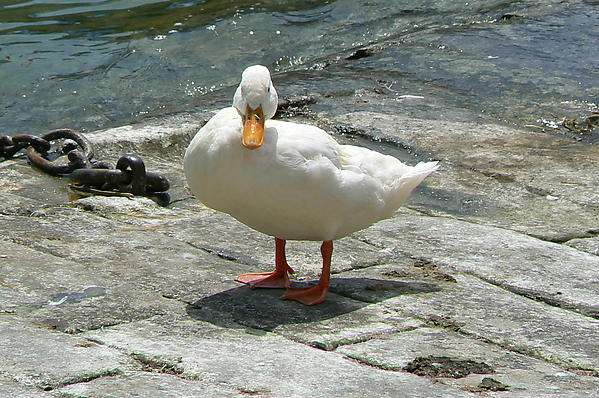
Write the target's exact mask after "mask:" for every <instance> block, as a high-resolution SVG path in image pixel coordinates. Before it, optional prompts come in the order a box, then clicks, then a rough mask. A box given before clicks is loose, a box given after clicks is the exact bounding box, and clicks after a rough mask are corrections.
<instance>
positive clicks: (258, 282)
mask: <svg viewBox="0 0 599 398" xmlns="http://www.w3.org/2000/svg"><path fill="white" fill-rule="evenodd" d="M235 280H236V281H237V282H241V283H246V284H248V285H250V287H251V288H252V289H254V288H257V287H261V288H271V289H285V288H288V287H289V286H290V285H291V282H290V281H289V274H288V273H287V271H283V272H279V271H278V270H274V271H272V272H263V273H257V274H243V275H239V276H238V277H237V278H235Z"/></svg>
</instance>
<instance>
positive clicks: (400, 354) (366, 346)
mask: <svg viewBox="0 0 599 398" xmlns="http://www.w3.org/2000/svg"><path fill="white" fill-rule="evenodd" d="M337 351H338V352H341V353H343V354H345V355H348V356H350V357H352V358H356V359H358V360H360V361H362V362H365V363H371V364H377V365H378V366H382V367H385V368H390V369H404V368H406V367H408V365H410V363H412V362H413V361H414V360H415V359H416V358H419V357H425V358H428V357H437V358H442V357H449V358H451V359H452V360H456V361H474V362H477V363H482V364H486V365H488V366H490V367H491V368H492V371H491V372H489V373H481V374H477V373H474V372H473V373H470V374H469V375H467V376H465V377H459V378H450V377H436V378H435V379H436V380H438V381H440V382H442V383H444V384H448V385H451V386H454V387H457V388H460V389H462V390H467V391H476V392H488V390H487V389H485V388H481V387H480V384H481V382H482V380H483V379H484V378H485V377H490V378H492V379H494V380H497V381H498V382H500V383H502V384H505V385H506V386H507V388H508V391H505V392H501V394H503V395H506V396H509V397H530V398H536V397H573V396H577V397H593V396H597V395H596V394H597V392H598V391H599V379H598V378H596V377H591V376H584V375H579V374H576V373H574V372H570V371H565V370H564V369H562V368H560V367H558V366H555V365H552V364H548V363H547V362H545V361H541V360H538V359H535V358H531V357H527V356H525V355H522V354H518V353H515V352H513V351H510V350H506V349H503V348H501V347H498V346H496V345H493V344H489V343H485V342H483V341H481V340H479V339H476V338H472V337H468V336H464V335H461V334H459V333H457V332H455V331H452V330H450V329H440V328H419V329H416V330H411V331H406V332H403V333H393V334H389V335H386V336H381V337H380V338H374V339H371V340H368V341H365V342H361V343H357V344H352V345H345V346H342V347H340V348H339V349H338V350H337ZM464 373H466V372H464Z"/></svg>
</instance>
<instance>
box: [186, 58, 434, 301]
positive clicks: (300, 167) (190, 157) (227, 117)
mask: <svg viewBox="0 0 599 398" xmlns="http://www.w3.org/2000/svg"><path fill="white" fill-rule="evenodd" d="M277 103H278V97H277V92H276V91H275V88H274V87H273V84H272V82H271V79H270V73H269V71H268V69H267V68H266V67H264V66H261V65H254V66H250V67H249V68H247V69H246V70H245V71H244V72H243V74H242V76H241V84H240V85H239V87H238V88H237V91H236V92H235V96H234V98H233V107H230V108H225V109H221V110H220V111H219V112H218V113H217V114H216V115H214V116H213V117H212V118H211V119H210V120H209V121H208V123H206V124H205V125H204V126H203V127H202V128H201V129H200V130H199V131H198V133H197V134H196V136H195V137H194V138H193V140H192V141H191V143H190V144H189V147H188V148H187V151H186V152H185V159H184V168H185V175H186V177H187V182H188V184H189V186H190V188H191V190H192V191H193V193H194V194H195V195H196V197H197V198H198V199H199V200H200V201H202V202H203V203H204V204H205V205H206V206H208V207H211V208H213V209H215V210H219V211H222V212H225V213H228V214H230V215H231V216H233V217H235V218H236V219H237V220H239V221H241V222H242V223H244V224H246V225H247V226H249V227H251V228H253V229H255V230H257V231H260V232H263V233H265V234H268V235H271V236H273V237H275V244H276V251H275V270H274V271H273V272H269V273H260V274H244V275H240V276H238V277H237V278H236V280H237V281H239V282H243V283H247V284H249V285H250V287H252V288H256V287H265V288H288V290H287V291H286V293H285V294H284V295H283V297H282V298H283V299H292V300H296V301H299V302H301V303H303V304H306V305H314V304H318V303H321V302H323V301H324V300H325V298H326V295H327V292H328V288H329V280H330V265H331V255H332V252H333V243H332V241H333V240H334V239H339V238H342V237H344V236H347V235H349V234H351V233H353V232H355V231H358V230H361V229H363V228H366V227H368V226H369V225H371V224H373V223H375V222H377V221H379V220H382V219H384V218H388V217H390V216H391V215H392V214H393V212H394V211H395V210H397V208H399V207H400V206H401V205H402V204H403V203H404V202H405V201H406V199H407V198H408V196H409V195H410V193H411V192H412V190H413V189H414V188H415V187H416V186H417V185H418V184H420V182H421V181H422V180H423V179H424V178H425V177H426V176H428V175H429V174H430V173H432V172H433V171H435V170H436V169H437V167H438V166H437V162H428V163H419V164H417V165H416V166H415V167H410V166H407V165H405V164H403V163H401V162H400V161H399V160H397V159H396V158H394V157H392V156H387V155H382V154H380V153H377V152H374V151H371V150H369V149H366V148H360V147H356V146H351V145H339V144H338V143H337V142H336V141H335V140H334V139H333V138H332V137H331V136H330V135H328V134H327V133H326V132H325V131H323V130H321V129H319V128H317V127H314V126H309V125H305V124H296V123H289V122H283V121H278V120H269V119H271V118H272V117H273V116H274V114H275V111H276V109H277ZM287 239H293V240H316V241H323V244H322V247H321V253H322V258H323V266H322V274H321V277H320V281H319V283H318V284H317V285H316V286H313V287H310V288H290V281H289V273H293V270H292V269H291V268H290V267H289V265H288V264H287V261H286V259H285V241H286V240H287Z"/></svg>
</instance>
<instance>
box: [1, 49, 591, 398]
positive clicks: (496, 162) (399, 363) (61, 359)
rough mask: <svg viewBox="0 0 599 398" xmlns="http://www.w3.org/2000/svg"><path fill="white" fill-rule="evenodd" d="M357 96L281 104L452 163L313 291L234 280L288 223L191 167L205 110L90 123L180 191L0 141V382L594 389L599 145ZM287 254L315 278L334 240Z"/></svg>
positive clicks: (87, 386)
mask: <svg viewBox="0 0 599 398" xmlns="http://www.w3.org/2000/svg"><path fill="white" fill-rule="evenodd" d="M348 56H353V57H358V58H359V59H361V58H364V59H367V54H365V53H359V52H357V53H355V54H353V55H352V54H348ZM373 84H374V85H376V83H373ZM298 98H300V97H298ZM357 98H358V97H356V95H355V93H354V92H353V91H351V90H350V91H348V92H339V93H337V94H336V95H334V96H332V95H329V96H311V97H309V98H307V99H305V100H290V101H289V103H288V105H289V106H287V107H286V109H285V113H284V114H282V116H284V117H289V118H292V119H294V120H296V121H300V122H308V123H313V124H318V125H320V126H324V127H326V128H327V129H329V130H330V131H331V132H332V133H333V134H335V135H336V137H337V138H338V139H339V140H340V141H342V142H345V143H359V144H362V145H368V146H370V147H372V148H375V149H377V150H380V151H383V152H386V153H388V154H391V155H394V156H397V157H399V158H401V159H402V160H404V161H406V162H408V163H410V164H414V163H416V162H417V161H420V160H426V159H429V158H434V159H439V160H441V165H442V167H441V169H440V170H439V171H438V172H436V173H435V174H434V175H432V176H431V177H430V178H429V179H427V181H426V183H425V184H424V185H423V186H422V187H420V188H419V189H418V190H417V191H416V192H415V194H414V196H413V198H412V199H411V201H410V202H409V204H408V206H407V207H405V208H403V209H401V210H399V211H398V212H397V213H396V215H395V216H394V217H393V218H391V219H389V220H385V221H382V222H380V223H378V224H376V225H374V226H372V227H370V228H368V229H366V230H364V231H360V232H358V233H356V234H354V235H352V236H349V237H347V238H344V239H341V240H339V241H337V242H335V252H334V255H333V266H332V271H333V279H332V282H331V291H330V295H329V299H328V300H327V301H326V302H325V303H324V304H322V305H319V306H316V307H305V306H302V305H301V304H299V303H296V302H290V301H283V300H279V297H280V296H281V295H282V294H283V291H282V290H280V289H272V290H271V289H255V290H252V289H249V288H248V287H247V286H245V285H240V284H238V283H236V282H234V281H233V278H234V277H235V276H236V275H238V274H242V273H247V272H264V271H269V270H271V269H272V268H273V261H274V242H273V239H272V238H271V237H267V236H264V235H261V234H259V233H257V232H255V231H252V230H251V229H249V228H247V227H245V226H243V225H241V224H240V223H238V222H237V221H235V220H234V219H232V218H231V217H229V216H227V215H224V214H220V213H217V212H214V211H212V210H210V209H207V208H206V207H204V206H203V205H202V204H201V203H199V202H198V201H197V200H196V199H194V198H193V197H192V195H191V194H190V192H189V191H188V190H187V188H186V186H185V180H184V177H183V172H182V168H181V160H182V153H183V151H184V148H185V147H186V145H187V143H188V142H189V140H190V139H191V137H192V135H193V134H194V132H195V130H196V128H197V126H199V125H201V123H202V121H203V120H205V119H206V118H207V117H209V116H210V112H204V111H202V112H197V113H189V114H185V115H175V116H171V117H167V118H164V119H160V120H159V119H156V120H148V121H147V122H145V123H144V124H138V125H132V126H123V127H120V128H116V129H111V130H106V131H101V132H98V133H97V134H90V135H89V137H90V138H91V139H92V140H93V141H95V142H96V144H97V145H98V147H99V150H98V153H99V154H98V157H99V158H102V159H107V160H114V159H116V158H118V157H119V156H120V155H121V154H122V153H123V152H125V151H127V152H136V153H140V154H141V155H142V156H143V157H144V159H146V163H147V165H148V167H149V168H150V169H151V170H153V171H157V172H160V173H163V174H165V175H167V176H168V177H169V179H170V180H171V186H172V188H171V191H170V193H171V197H172V200H173V201H172V203H171V204H170V205H169V206H167V207H161V206H159V205H157V204H156V203H155V202H154V201H152V200H150V199H147V198H134V199H128V198H122V197H121V198H114V197H87V198H74V197H70V196H69V193H68V190H67V185H68V182H67V181H66V180H65V179H61V178H55V177H48V176H46V175H43V174H41V173H39V172H38V171H36V170H34V169H32V168H31V167H29V166H28V165H27V164H26V162H25V161H24V160H23V159H17V160H9V161H4V162H0V231H1V235H0V335H2V339H0V391H3V392H7V394H9V395H11V396H23V397H112V396H123V397H133V396H136V397H154V396H164V397H171V396H172V397H177V396H214V397H229V396H232V397H240V396H248V395H249V396H264V397H305V396H313V395H315V396H322V397H339V396H344V397H345V396H347V397H362V396H366V395H369V396H381V397H387V396H388V397H396V396H399V395H401V396H406V397H430V396H443V397H468V396H483V397H484V396H489V397H490V396H501V395H505V396H510V397H511V396H515V397H555V396H557V397H570V396H581V397H582V396H588V397H592V396H596V392H597V391H598V390H599V362H598V359H597V358H598V356H597V352H599V345H598V342H597V334H598V333H599V319H597V318H598V315H597V314H599V307H598V304H597V303H598V297H599V257H597V231H598V229H599V213H598V203H599V196H598V195H599V193H598V191H597V190H596V187H597V186H598V185H599V181H598V180H597V178H598V176H597V174H596V173H590V172H588V171H589V170H592V169H596V168H597V159H599V153H598V152H597V147H596V146H594V145H591V144H589V143H584V142H579V141H569V140H568V139H567V138H564V137H549V136H544V135H542V133H540V132H538V131H536V132H530V131H524V130H519V129H516V128H514V127H505V126H500V125H491V124H480V125H479V124H473V123H458V122H452V123H448V122H444V121H443V120H439V119H437V120H425V119H410V118H406V117H400V116H392V115H389V114H383V113H376V111H375V110H376V109H377V108H378V109H384V104H385V101H386V100H387V99H386V98H385V94H384V90H383V91H380V90H379V91H378V92H377V91H372V90H370V91H368V90H366V91H364V92H361V94H360V96H359V103H358V102H357ZM365 103H367V104H368V107H367V108H368V109H369V111H368V112H364V111H361V110H358V109H359V108H361V105H360V104H365ZM356 104H358V105H356ZM335 106H337V107H338V108H339V109H345V110H346V111H344V112H339V111H338V110H335ZM352 107H353V109H354V111H353V112H350V111H347V110H348V109H352ZM288 259H289V263H290V265H291V266H292V267H293V268H294V269H295V270H296V274H294V275H293V283H294V284H296V285H302V284H308V283H313V282H314V281H315V280H316V279H317V278H318V276H319V273H320V254H319V243H318V242H289V244H288ZM57 363H60V364H62V365H61V366H56V364H57Z"/></svg>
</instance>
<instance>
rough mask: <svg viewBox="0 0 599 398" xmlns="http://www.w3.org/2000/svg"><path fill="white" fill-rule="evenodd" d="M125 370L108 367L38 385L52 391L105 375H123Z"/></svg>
mask: <svg viewBox="0 0 599 398" xmlns="http://www.w3.org/2000/svg"><path fill="white" fill-rule="evenodd" d="M122 374H123V371H122V370H121V369H118V368H116V369H107V370H103V371H100V372H97V373H87V374H81V375H76V376H72V377H69V378H67V379H64V380H61V381H59V382H57V383H45V384H41V385H38V386H37V387H39V388H41V389H42V390H44V391H52V390H55V389H57V388H61V387H66V386H69V385H72V384H78V383H89V382H90V381H93V380H96V379H99V378H103V377H112V376H118V375H122Z"/></svg>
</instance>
